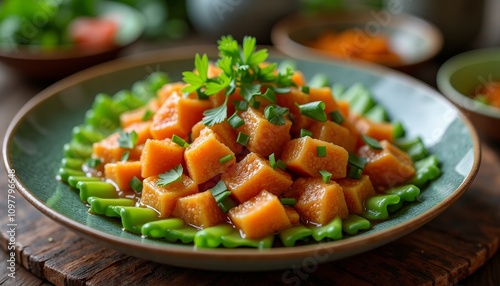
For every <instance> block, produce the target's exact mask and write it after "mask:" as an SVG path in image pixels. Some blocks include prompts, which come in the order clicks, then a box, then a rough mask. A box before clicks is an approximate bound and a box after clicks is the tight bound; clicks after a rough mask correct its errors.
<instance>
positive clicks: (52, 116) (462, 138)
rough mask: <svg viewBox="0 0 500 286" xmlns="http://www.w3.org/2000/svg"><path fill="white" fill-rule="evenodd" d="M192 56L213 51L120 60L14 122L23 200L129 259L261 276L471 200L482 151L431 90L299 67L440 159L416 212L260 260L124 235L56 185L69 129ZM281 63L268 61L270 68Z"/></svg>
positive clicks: (350, 250)
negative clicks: (365, 100) (369, 97)
mask: <svg viewBox="0 0 500 286" xmlns="http://www.w3.org/2000/svg"><path fill="white" fill-rule="evenodd" d="M196 53H207V54H208V55H209V56H211V57H214V58H215V57H216V55H217V50H216V48H215V47H213V46H210V47H207V46H197V47H191V48H188V47H182V48H177V49H170V50H162V51H157V52H153V53H148V54H145V55H142V56H138V55H137V56H134V57H128V58H123V59H120V60H117V61H113V62H110V63H106V64H102V65H99V66H96V67H93V68H91V69H88V70H85V71H82V72H81V73H78V74H75V75H73V76H70V77H68V78H66V79H64V80H62V81H60V82H58V83H56V84H54V85H52V86H51V87H49V88H48V89H46V90H44V91H42V92H41V93H40V94H38V95H37V96H36V97H34V98H33V99H32V100H31V101H30V102H28V103H27V104H26V105H25V106H24V107H23V108H22V110H20V111H19V113H18V114H17V115H16V117H15V118H14V119H13V121H12V123H11V124H10V126H9V129H8V131H7V133H6V134H7V135H6V137H5V139H4V145H3V150H2V152H3V158H4V164H5V167H6V168H7V169H8V170H12V169H14V170H15V183H16V186H17V189H18V190H19V192H20V193H21V194H22V195H23V196H24V197H25V198H26V199H27V200H28V201H29V202H30V203H31V204H33V205H34V206H35V207H36V208H38V209H39V210H40V211H41V212H43V213H44V214H45V215H47V216H48V217H50V218H51V219H53V220H55V221H57V222H59V223H61V224H63V225H64V226H66V227H68V228H69V229H71V230H73V231H75V232H78V233H79V234H81V235H82V236H84V237H87V238H88V239H90V240H92V241H94V242H95V243H99V244H102V245H105V246H107V247H109V248H113V249H116V250H119V251H121V252H124V253H127V254H129V255H134V256H138V257H142V258H145V259H149V260H153V261H157V262H161V263H165V264H170V265H175V266H182V267H188V268H198V269H210V270H221V271H262V270H273V269H286V268H289V267H296V266H297V265H302V264H303V263H306V265H309V264H307V263H309V262H310V261H311V259H312V261H313V262H314V263H324V262H327V261H332V260H338V259H342V258H344V257H347V256H352V255H355V254H358V253H362V252H365V251H368V250H370V249H373V248H376V247H378V246H381V245H383V244H386V243H389V242H390V241H393V240H395V239H397V238H399V237H401V236H403V235H405V234H407V233H409V232H411V231H414V230H416V229H417V228H418V227H420V226H422V225H423V224H425V223H427V222H429V221H430V220H431V219H433V218H434V217H436V216H437V215H438V214H440V213H441V212H442V211H444V210H445V209H446V208H448V207H449V206H450V205H451V204H452V203H453V202H455V201H456V200H457V199H458V198H459V197H460V196H461V195H462V194H463V193H464V192H465V191H466V190H467V188H468V186H469V185H470V184H471V183H472V181H473V179H474V177H475V175H476V173H477V171H478V169H479V161H480V155H481V154H480V153H481V150H480V144H479V142H478V139H477V135H476V133H475V131H474V129H473V127H472V125H471V124H470V123H469V121H468V120H467V118H465V117H464V116H463V115H462V114H461V113H460V112H459V111H458V109H457V108H455V107H454V106H453V105H452V104H451V103H449V102H448V101H446V100H445V99H444V98H442V96H441V95H440V94H439V93H438V92H436V91H435V90H434V89H432V88H430V87H428V86H426V85H424V84H422V83H420V82H418V81H416V80H414V79H412V78H411V77H408V76H406V75H404V74H401V73H398V72H396V71H393V70H390V69H387V68H383V67H380V66H374V65H364V64H361V63H357V64H347V63H346V62H343V61H337V60H332V61H329V62H325V61H317V60H297V69H298V70H301V71H302V72H303V74H304V75H305V76H306V78H311V77H312V76H313V75H314V74H316V73H325V74H326V75H328V76H329V77H331V78H334V79H335V80H336V82H339V83H342V84H345V85H346V86H351V85H353V84H355V83H358V82H362V83H363V84H364V85H366V86H367V87H368V88H369V89H370V90H371V91H372V92H373V96H374V97H375V99H376V100H377V101H378V102H379V103H380V104H382V105H383V106H385V107H386V109H387V110H388V111H389V113H390V116H391V117H392V118H395V119H398V120H400V121H401V123H402V124H403V126H405V128H406V132H407V135H408V137H415V136H417V135H418V136H420V137H421V138H422V140H423V142H424V144H425V145H426V146H427V147H428V148H429V151H430V152H431V153H433V154H436V155H437V156H438V158H439V160H440V162H441V170H442V175H441V176H440V177H439V178H437V179H436V180H435V181H433V182H432V183H431V184H430V185H429V186H427V187H426V188H425V189H423V190H422V192H421V195H420V197H419V200H418V202H416V203H414V204H411V205H408V206H406V207H404V208H402V209H401V210H399V211H398V212H397V213H395V214H394V215H393V216H391V217H390V219H388V220H385V221H381V222H380V223H377V224H376V225H374V226H373V227H372V228H371V229H370V230H368V231H366V232H364V233H362V234H359V235H356V236H352V237H346V238H345V239H342V240H338V241H326V242H324V243H315V244H310V245H303V246H296V247H276V248H271V249H261V250H259V249H249V248H237V249H220V248H218V249H199V248H195V247H193V246H192V245H181V244H172V243H168V242H166V241H162V240H153V239H147V238H143V237H141V236H138V235H135V234H132V233H129V232H126V231H123V230H122V227H121V225H120V224H119V223H117V221H115V220H112V219H109V218H105V217H101V216H97V215H94V214H91V213H89V212H88V211H87V207H86V206H85V205H84V204H83V203H82V202H81V200H80V198H79V195H78V193H77V192H75V191H74V190H73V189H71V188H70V187H69V186H68V185H66V184H64V183H62V182H59V181H57V180H56V174H57V170H58V168H59V165H60V160H61V158H62V156H63V154H62V151H61V150H62V146H63V145H64V143H65V142H68V140H69V139H70V138H71V133H72V128H73V126H75V125H78V124H80V123H81V122H83V120H84V115H85V111H86V110H87V109H89V108H90V106H91V105H92V101H93V99H94V97H95V95H96V94H97V93H100V92H103V93H109V94H113V93H115V92H117V91H119V90H122V89H124V88H129V87H130V86H131V84H132V83H133V82H135V81H137V80H139V79H143V78H145V77H146V76H147V74H148V72H150V71H154V70H161V71H164V72H166V73H168V74H169V76H170V77H171V78H172V80H181V78H182V74H181V72H182V71H186V70H191V69H192V68H193V55H194V54H196ZM285 59H286V58H285V57H283V56H281V55H277V54H275V53H272V57H271V60H272V61H282V60H285ZM410 107H411V108H410ZM424 115H425V116H424ZM450 150H453V152H450Z"/></svg>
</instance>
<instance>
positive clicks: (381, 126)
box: [354, 117, 394, 142]
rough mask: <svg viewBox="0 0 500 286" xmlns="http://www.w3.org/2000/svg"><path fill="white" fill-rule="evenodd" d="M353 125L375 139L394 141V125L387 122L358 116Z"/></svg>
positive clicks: (360, 131)
mask: <svg viewBox="0 0 500 286" xmlns="http://www.w3.org/2000/svg"><path fill="white" fill-rule="evenodd" d="M354 125H355V126H356V129H357V130H358V131H359V133H361V134H363V135H366V136H370V137H372V138H374V139H377V140H387V141H389V142H393V141H394V126H393V125H392V124H391V123H388V122H373V121H371V120H369V119H367V118H364V117H359V118H357V119H356V121H355V123H354Z"/></svg>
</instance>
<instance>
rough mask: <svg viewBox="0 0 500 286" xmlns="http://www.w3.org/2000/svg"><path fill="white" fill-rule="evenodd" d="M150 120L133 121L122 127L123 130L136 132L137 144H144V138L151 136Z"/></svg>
mask: <svg viewBox="0 0 500 286" xmlns="http://www.w3.org/2000/svg"><path fill="white" fill-rule="evenodd" d="M150 127H151V121H144V122H135V123H132V124H130V125H129V126H127V127H125V128H124V129H123V132H125V133H130V132H132V131H135V133H137V144H139V145H140V144H144V143H145V142H146V140H148V139H150V138H151V133H150Z"/></svg>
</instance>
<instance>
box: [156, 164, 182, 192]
mask: <svg viewBox="0 0 500 286" xmlns="http://www.w3.org/2000/svg"><path fill="white" fill-rule="evenodd" d="M183 172H184V169H183V168H182V165H181V164H179V165H177V166H175V167H174V168H173V169H171V170H170V171H167V172H165V173H163V174H160V175H158V178H159V180H158V182H156V185H157V186H160V187H164V186H167V185H170V184H171V183H173V182H180V181H181V180H182V177H181V176H182V173H183Z"/></svg>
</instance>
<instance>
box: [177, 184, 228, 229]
mask: <svg viewBox="0 0 500 286" xmlns="http://www.w3.org/2000/svg"><path fill="white" fill-rule="evenodd" d="M172 216H174V217H178V218H181V219H183V220H184V222H186V223H188V224H190V225H192V226H195V227H199V228H205V227H210V226H214V225H216V224H219V223H222V222H224V221H225V220H226V215H225V214H224V213H223V212H222V210H221V209H220V207H219V206H218V205H217V202H216V201H215V199H214V197H213V196H212V193H211V192H210V191H205V192H202V193H196V194H192V195H189V196H186V197H182V198H179V199H178V200H177V203H176V204H175V208H174V210H173V211H172Z"/></svg>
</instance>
